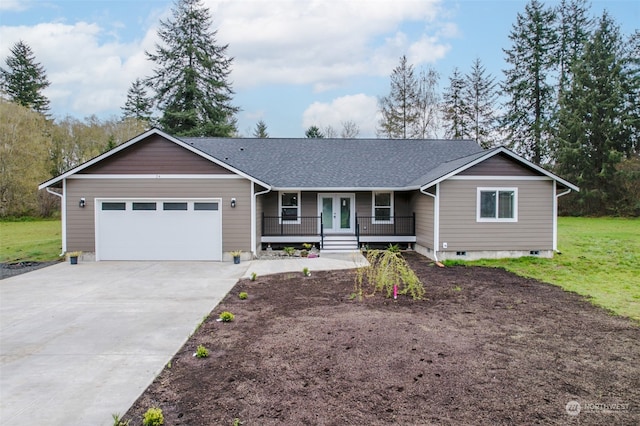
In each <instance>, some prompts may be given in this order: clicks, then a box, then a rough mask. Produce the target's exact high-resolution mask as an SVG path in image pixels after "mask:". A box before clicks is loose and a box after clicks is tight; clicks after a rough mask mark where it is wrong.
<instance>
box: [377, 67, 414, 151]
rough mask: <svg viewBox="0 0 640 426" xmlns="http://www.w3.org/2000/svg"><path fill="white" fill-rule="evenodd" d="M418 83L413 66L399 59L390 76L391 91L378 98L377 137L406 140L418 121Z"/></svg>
mask: <svg viewBox="0 0 640 426" xmlns="http://www.w3.org/2000/svg"><path fill="white" fill-rule="evenodd" d="M417 99H418V81H417V80H416V77H415V75H414V73H413V66H412V65H411V64H408V63H407V57H406V56H402V57H401V58H400V64H399V65H398V66H397V67H396V68H394V69H393V72H392V74H391V91H390V93H389V95H387V96H384V97H382V98H380V100H379V108H380V113H381V114H382V118H381V119H380V121H379V122H378V130H377V133H378V136H382V137H386V138H390V139H406V138H408V137H409V136H410V135H411V132H412V127H414V126H415V124H416V122H417V120H418V111H417V109H416V102H417Z"/></svg>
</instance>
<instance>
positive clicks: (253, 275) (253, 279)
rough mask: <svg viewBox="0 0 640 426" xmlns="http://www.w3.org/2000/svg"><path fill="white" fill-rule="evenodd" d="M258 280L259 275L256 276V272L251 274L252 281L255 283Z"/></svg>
mask: <svg viewBox="0 0 640 426" xmlns="http://www.w3.org/2000/svg"><path fill="white" fill-rule="evenodd" d="M256 278H258V274H256V273H255V272H252V273H251V281H255V280H256Z"/></svg>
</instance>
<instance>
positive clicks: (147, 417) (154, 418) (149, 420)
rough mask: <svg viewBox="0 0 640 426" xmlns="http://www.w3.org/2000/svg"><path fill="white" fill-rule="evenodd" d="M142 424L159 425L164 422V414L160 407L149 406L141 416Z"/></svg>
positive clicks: (147, 425) (148, 425)
mask: <svg viewBox="0 0 640 426" xmlns="http://www.w3.org/2000/svg"><path fill="white" fill-rule="evenodd" d="M142 424H143V425H144V426H161V425H163V424H164V416H163V415H162V410H161V409H160V408H156V407H154V408H149V409H148V410H147V412H146V413H144V417H143V418H142Z"/></svg>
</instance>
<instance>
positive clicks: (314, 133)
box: [304, 126, 324, 139]
mask: <svg viewBox="0 0 640 426" xmlns="http://www.w3.org/2000/svg"><path fill="white" fill-rule="evenodd" d="M304 135H305V136H306V137H307V138H310V139H323V138H324V133H322V132H321V131H320V128H319V127H318V126H309V128H308V129H307V130H306V131H305V132H304Z"/></svg>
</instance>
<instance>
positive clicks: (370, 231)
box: [356, 213, 416, 237]
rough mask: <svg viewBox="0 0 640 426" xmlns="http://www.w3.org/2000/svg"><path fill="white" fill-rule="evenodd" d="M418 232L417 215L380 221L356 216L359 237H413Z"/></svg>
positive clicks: (393, 217) (371, 217) (374, 218)
mask: <svg viewBox="0 0 640 426" xmlns="http://www.w3.org/2000/svg"><path fill="white" fill-rule="evenodd" d="M415 232H416V215H415V213H414V214H413V215H411V216H391V217H390V218H388V219H382V220H381V219H380V218H377V219H376V217H375V216H356V233H357V234H358V235H359V236H364V235H366V236H369V235H370V236H373V235H381V236H396V237H397V236H413V235H415Z"/></svg>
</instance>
